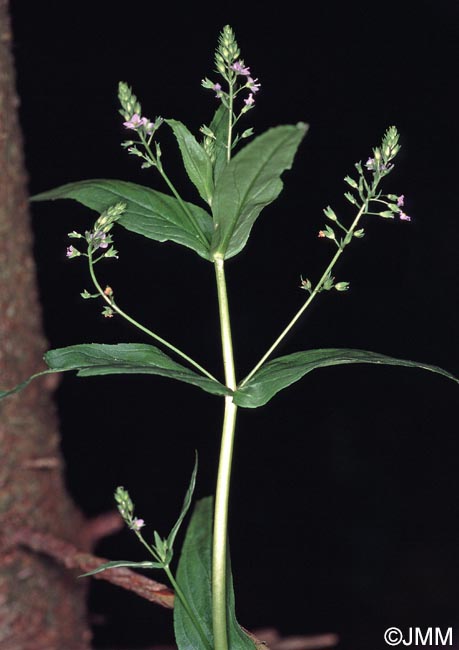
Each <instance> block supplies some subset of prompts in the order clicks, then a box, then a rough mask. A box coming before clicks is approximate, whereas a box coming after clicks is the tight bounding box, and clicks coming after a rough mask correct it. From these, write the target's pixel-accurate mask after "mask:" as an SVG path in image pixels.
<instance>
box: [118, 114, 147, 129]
mask: <svg viewBox="0 0 459 650" xmlns="http://www.w3.org/2000/svg"><path fill="white" fill-rule="evenodd" d="M144 120H145V118H144V117H140V115H139V114H138V113H134V115H133V116H132V117H131V119H130V120H128V121H127V122H123V126H125V127H126V128H127V129H134V131H135V130H137V129H138V128H140V127H141V126H143V124H144Z"/></svg>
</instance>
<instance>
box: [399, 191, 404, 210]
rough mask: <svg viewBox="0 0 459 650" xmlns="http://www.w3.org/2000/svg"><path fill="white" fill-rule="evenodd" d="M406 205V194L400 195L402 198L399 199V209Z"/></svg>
mask: <svg viewBox="0 0 459 650" xmlns="http://www.w3.org/2000/svg"><path fill="white" fill-rule="evenodd" d="M404 204H405V196H404V194H400V196H399V197H398V198H397V205H398V207H399V208H401V207H402V206H403V205H404Z"/></svg>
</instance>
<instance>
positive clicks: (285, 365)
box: [234, 349, 459, 408]
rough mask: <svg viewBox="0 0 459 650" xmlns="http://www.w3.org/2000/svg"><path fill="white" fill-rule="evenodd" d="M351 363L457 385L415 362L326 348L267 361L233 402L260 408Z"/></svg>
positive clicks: (438, 369) (448, 374)
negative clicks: (322, 371)
mask: <svg viewBox="0 0 459 650" xmlns="http://www.w3.org/2000/svg"><path fill="white" fill-rule="evenodd" d="M350 363H374V364H378V365H389V366H408V367H411V368H421V369H423V370H430V371H431V372H435V373H437V374H439V375H443V376H444V377H447V378H448V379H452V380H453V381H456V382H458V383H459V379H458V378H457V377H454V375H452V374H451V373H449V372H447V371H446V370H443V369H442V368H438V367H437V366H431V365H428V364H426V363H419V362H418V361H406V360H404V359H394V358H393V357H388V356H385V355H384V354H378V353H376V352H368V351H366V350H347V349H325V350H307V351H305V352H296V353H294V354H289V355H287V356H285V357H279V358H278V359H273V361H269V362H268V363H266V364H265V365H264V366H262V367H261V369H260V370H259V371H258V372H256V373H255V375H254V376H253V377H252V378H251V379H250V380H249V381H248V382H247V383H246V384H245V385H244V386H243V387H242V388H240V389H239V390H237V391H236V393H235V394H234V402H235V403H236V404H237V405H238V406H243V407H245V408H258V407H259V406H263V405H264V404H266V403H267V402H269V400H270V399H271V398H272V397H273V396H274V395H275V394H276V393H278V392H279V391H281V390H282V389H283V388H286V387H287V386H290V384H293V383H295V382H296V381H298V380H299V379H301V378H302V377H304V375H306V374H307V373H308V372H311V371H312V370H316V368H325V367H327V366H339V365H342V364H350Z"/></svg>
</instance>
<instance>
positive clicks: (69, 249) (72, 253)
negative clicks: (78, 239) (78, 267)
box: [65, 246, 80, 259]
mask: <svg viewBox="0 0 459 650" xmlns="http://www.w3.org/2000/svg"><path fill="white" fill-rule="evenodd" d="M65 254H66V256H67V257H68V259H71V258H72V257H78V255H80V252H79V251H78V250H77V249H76V248H75V247H74V246H68V247H67V252H66V253H65Z"/></svg>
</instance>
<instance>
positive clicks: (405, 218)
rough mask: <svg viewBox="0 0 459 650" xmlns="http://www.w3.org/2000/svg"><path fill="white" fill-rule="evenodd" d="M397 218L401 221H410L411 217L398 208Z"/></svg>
mask: <svg viewBox="0 0 459 650" xmlns="http://www.w3.org/2000/svg"><path fill="white" fill-rule="evenodd" d="M398 218H399V219H400V220H401V221H411V217H409V216H408V215H407V214H405V213H404V212H402V210H400V212H399V213H398Z"/></svg>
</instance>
